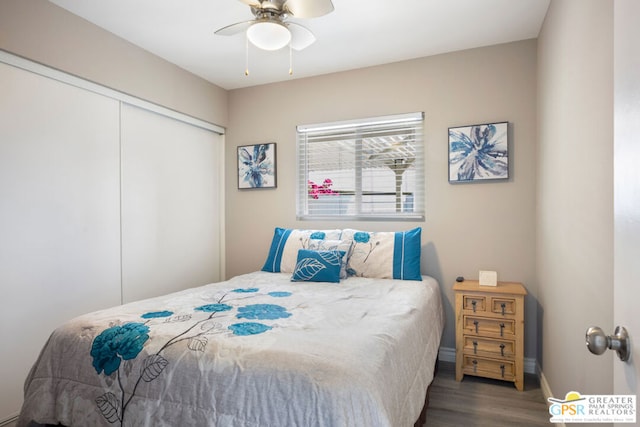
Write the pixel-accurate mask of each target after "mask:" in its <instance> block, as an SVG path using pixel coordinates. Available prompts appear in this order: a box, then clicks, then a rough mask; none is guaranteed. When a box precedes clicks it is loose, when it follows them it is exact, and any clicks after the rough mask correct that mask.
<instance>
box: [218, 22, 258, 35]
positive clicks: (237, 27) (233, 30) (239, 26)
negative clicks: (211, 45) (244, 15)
mask: <svg viewBox="0 0 640 427" xmlns="http://www.w3.org/2000/svg"><path fill="white" fill-rule="evenodd" d="M254 22H255V21H253V20H251V21H244V22H236V23H235V24H231V25H227V26H226V27H222V28H220V29H219V30H216V31H215V33H214V34H216V35H218V36H233V35H234V34H238V33H241V32H243V31H246V30H247V28H249V27H250V26H251V25H253V24H254Z"/></svg>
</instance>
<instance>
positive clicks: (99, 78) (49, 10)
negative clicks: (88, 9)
mask: <svg viewBox="0 0 640 427" xmlns="http://www.w3.org/2000/svg"><path fill="white" fill-rule="evenodd" d="M0 49H3V50H6V51H8V52H11V53H13V54H16V55H20V56H23V57H25V58H28V59H31V60H33V61H36V62H41V63H43V64H46V65H49V66H51V67H53V68H57V69H60V70H62V71H65V72H67V73H70V74H74V75H77V76H79V77H82V78H84V79H87V80H91V81H94V82H97V83H99V84H102V85H104V86H107V87H110V88H113V89H116V90H119V91H121V92H125V93H128V94H130V95H134V96H136V97H138V98H142V99H144V100H147V101H151V102H153V103H156V104H160V105H162V106H165V107H168V108H171V109H173V110H177V111H180V112H182V113H185V114H188V115H191V116H193V117H197V118H199V119H202V120H205V121H208V122H210V123H215V124H217V125H220V126H226V124H227V91H225V90H224V89H222V88H220V87H218V86H216V85H213V84H211V83H209V82H207V81H206V80H204V79H201V78H199V77H196V76H194V75H193V74H191V73H188V72H187V71H185V70H183V69H181V68H179V67H177V66H175V65H173V64H171V63H169V62H167V61H165V60H163V59H160V58H158V57H157V56H154V55H152V54H151V53H149V52H147V51H145V50H142V49H140V48H138V47H137V46H135V45H133V44H131V43H128V42H126V41H124V40H122V39H120V38H118V37H116V36H115V35H113V34H111V33H109V32H107V31H105V30H102V29H101V28H99V27H97V26H95V25H93V24H91V23H89V22H88V21H85V20H84V19H82V18H79V17H77V16H75V15H73V14H71V13H69V12H67V11H66V10H64V9H62V8H60V7H58V6H56V5H54V4H53V3H50V2H48V1H47V0H1V1H0Z"/></svg>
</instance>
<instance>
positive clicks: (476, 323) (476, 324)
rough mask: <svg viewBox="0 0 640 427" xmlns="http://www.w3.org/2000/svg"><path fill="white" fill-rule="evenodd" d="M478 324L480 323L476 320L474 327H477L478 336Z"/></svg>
mask: <svg viewBox="0 0 640 427" xmlns="http://www.w3.org/2000/svg"><path fill="white" fill-rule="evenodd" d="M478 323H479V322H478V321H477V320H474V321H473V324H474V325H475V327H476V334H477V333H478Z"/></svg>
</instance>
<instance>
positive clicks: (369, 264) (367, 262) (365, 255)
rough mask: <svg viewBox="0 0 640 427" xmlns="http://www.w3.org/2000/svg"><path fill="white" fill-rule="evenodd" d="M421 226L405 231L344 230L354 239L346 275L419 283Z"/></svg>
mask: <svg viewBox="0 0 640 427" xmlns="http://www.w3.org/2000/svg"><path fill="white" fill-rule="evenodd" d="M421 235H422V229H421V228H420V227H417V228H414V229H412V230H408V231H397V232H393V231H378V232H375V231H360V230H352V229H346V230H343V235H342V238H343V239H345V240H347V239H351V240H353V246H352V249H351V252H350V253H349V258H348V259H347V274H348V275H350V276H357V277H372V278H377V279H400V280H422V275H421V274H420V256H421V244H422V243H421Z"/></svg>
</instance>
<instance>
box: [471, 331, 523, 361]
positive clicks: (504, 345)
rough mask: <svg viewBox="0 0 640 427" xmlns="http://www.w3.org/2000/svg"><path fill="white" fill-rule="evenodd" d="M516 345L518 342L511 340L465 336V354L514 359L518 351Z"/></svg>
mask: <svg viewBox="0 0 640 427" xmlns="http://www.w3.org/2000/svg"><path fill="white" fill-rule="evenodd" d="M515 345H516V343H515V342H514V341H510V340H494V339H491V338H483V337H469V336H465V337H464V354H468V355H474V356H486V357H494V358H510V359H513V356H514V354H515V352H516V349H515Z"/></svg>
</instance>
